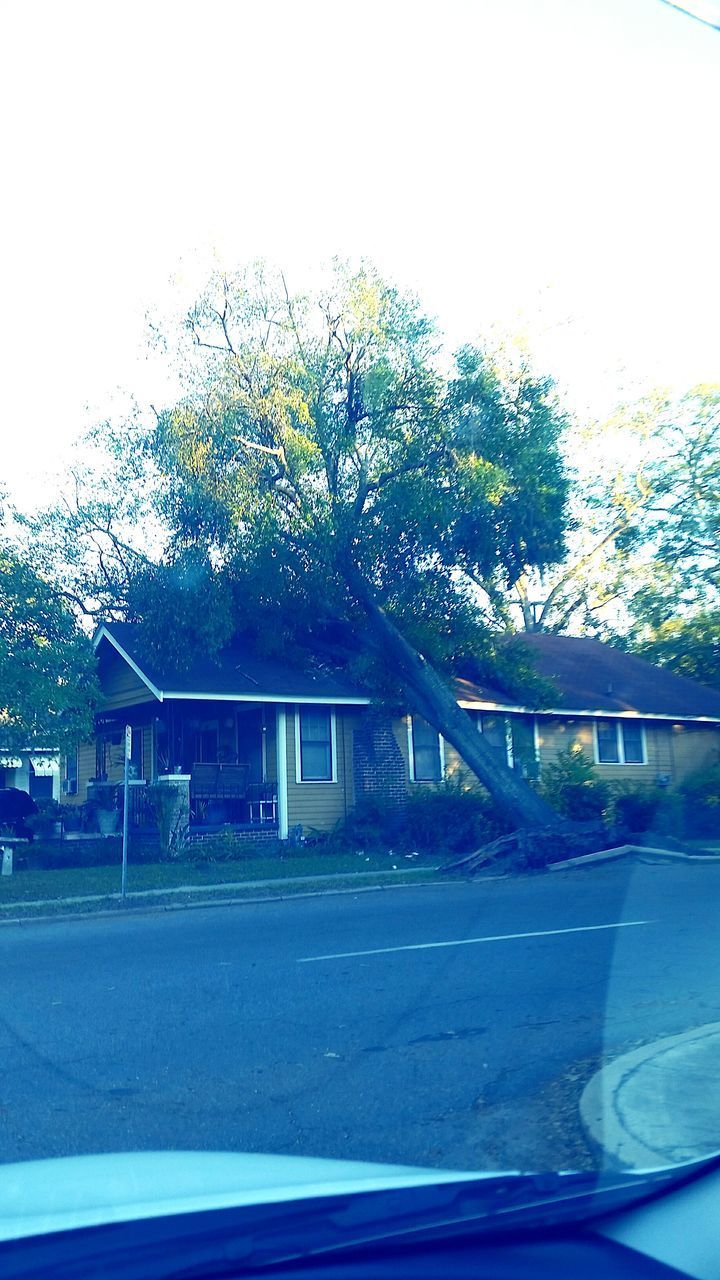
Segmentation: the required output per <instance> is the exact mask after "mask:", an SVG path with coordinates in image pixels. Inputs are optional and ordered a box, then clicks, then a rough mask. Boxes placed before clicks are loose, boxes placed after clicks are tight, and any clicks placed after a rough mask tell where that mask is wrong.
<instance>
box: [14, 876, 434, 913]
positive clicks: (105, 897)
mask: <svg viewBox="0 0 720 1280" xmlns="http://www.w3.org/2000/svg"><path fill="white" fill-rule="evenodd" d="M436 870H437V868H435V867H403V868H402V869H400V870H394V871H393V870H388V871H379V870H378V871H353V872H338V873H332V874H330V875H321V874H318V875H314V876H287V877H284V878H282V879H281V878H280V877H277V876H274V877H272V878H270V879H266V880H233V881H221V882H219V883H217V884H202V885H192V884H187V885H175V886H173V887H167V888H160V889H138V890H134V891H131V892H128V893H127V894H126V895H125V905H126V906H129V907H133V906H135V907H140V906H142V905H143V904H146V905H147V907H148V908H151V907H153V906H154V905H155V904H156V903H157V904H158V905H160V903H161V900H162V901H164V900H165V899H168V900H169V901H170V902H173V900H175V902H177V903H178V905H184V903H183V900H185V902H186V900H187V899H188V898H190V899H193V898H194V899H195V900H196V902H197V904H198V905H202V903H203V902H207V904H208V905H227V904H230V903H232V902H233V901H237V902H245V901H248V899H249V898H252V895H254V894H258V893H259V894H260V895H262V897H263V898H269V897H278V898H282V897H286V896H290V895H291V894H293V891H294V890H300V891H302V890H303V889H305V888H311V889H312V891H313V892H315V893H323V892H332V891H333V890H335V891H336V892H340V891H341V890H345V889H347V891H348V892H352V889H353V886H354V885H355V884H356V882H357V881H360V884H358V885H357V890H358V892H360V891H361V890H363V889H368V888H375V887H377V888H385V887H388V886H392V885H393V884H395V885H402V884H412V883H429V882H431V881H432V880H433V875H434V873H435V872H436ZM416 877H420V880H417V879H416ZM268 890H274V891H275V892H274V893H267V892H265V891H268ZM288 891H290V892H289V893H288ZM218 895H222V898H219V896H218ZM110 905H112V906H113V908H120V907H121V906H122V898H121V895H120V893H119V892H116V893H102V894H98V893H93V894H81V895H73V896H71V897H64V898H27V899H22V898H21V899H16V900H14V901H12V902H6V903H0V924H2V923H4V920H3V917H4V916H5V915H7V916H9V915H10V913H11V912H14V913H15V916H20V915H22V913H23V912H25V911H27V912H28V913H29V916H28V918H31V919H41V918H42V917H41V916H40V915H34V914H33V913H34V912H38V911H41V910H42V909H43V908H52V909H54V910H55V911H57V910H58V909H63V908H66V909H68V910H69V911H70V912H71V913H72V909H73V908H74V907H80V908H92V907H93V906H96V907H97V911H98V913H100V914H106V911H105V910H104V908H107V907H108V906H110ZM83 914H85V912H83ZM8 923H9V921H8ZM13 923H14V920H13Z"/></svg>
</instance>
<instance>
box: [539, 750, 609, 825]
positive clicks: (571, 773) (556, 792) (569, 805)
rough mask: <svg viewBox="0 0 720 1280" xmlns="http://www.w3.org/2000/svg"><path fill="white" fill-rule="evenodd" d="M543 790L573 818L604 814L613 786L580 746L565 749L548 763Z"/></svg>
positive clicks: (550, 801) (581, 819)
mask: <svg viewBox="0 0 720 1280" xmlns="http://www.w3.org/2000/svg"><path fill="white" fill-rule="evenodd" d="M540 791H541V794H542V795H543V796H544V797H545V799H546V800H547V801H548V804H550V805H551V806H552V808H553V809H556V810H557V812H558V813H561V814H562V815H563V817H565V818H570V819H571V820H572V821H573V822H589V821H591V820H592V819H594V818H603V817H604V815H605V812H606V810H607V809H608V807H609V804H610V788H609V787H608V785H607V783H606V782H601V781H600V779H599V778H598V776H597V774H596V772H595V769H594V768H593V766H592V764H591V762H590V760H588V758H587V756H586V755H585V752H584V751H583V750H582V748H581V747H579V746H571V747H568V748H567V749H566V750H565V751H561V752H560V754H559V755H558V757H557V759H556V760H555V761H554V762H553V764H549V765H547V766H546V768H545V769H544V770H543V777H542V783H541V786H540Z"/></svg>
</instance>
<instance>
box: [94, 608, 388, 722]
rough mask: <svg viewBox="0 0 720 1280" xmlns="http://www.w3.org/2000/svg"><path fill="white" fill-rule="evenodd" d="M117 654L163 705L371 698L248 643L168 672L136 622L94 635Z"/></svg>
mask: <svg viewBox="0 0 720 1280" xmlns="http://www.w3.org/2000/svg"><path fill="white" fill-rule="evenodd" d="M103 641H106V642H107V643H108V644H110V645H112V646H113V648H114V649H115V650H116V652H117V653H119V654H120V656H121V657H122V658H124V660H125V661H126V662H127V663H128V665H129V666H130V667H131V668H132V670H133V671H134V672H135V673H136V674H137V675H138V676H139V678H140V679H141V680H142V681H143V682H144V684H145V685H147V687H148V689H150V690H151V691H152V693H154V695H155V696H156V697H157V698H158V699H159V700H160V701H161V702H162V701H165V700H167V699H175V698H189V699H198V700H201V699H212V700H217V701H223V700H228V701H234V702H243V701H245V702H257V701H265V702H337V703H339V704H342V703H345V704H350V705H353V704H357V705H365V704H367V703H368V702H369V701H370V698H369V697H368V695H367V694H365V693H363V692H362V691H361V690H358V689H356V688H354V687H353V686H351V685H350V684H349V683H348V682H347V681H344V680H342V679H341V678H339V677H337V676H335V675H334V674H333V673H332V672H326V671H321V670H298V669H297V668H295V667H292V666H290V665H288V664H285V663H283V662H281V661H278V660H277V659H274V658H266V657H262V656H259V655H257V654H256V653H254V652H253V651H252V649H251V648H250V646H249V645H247V644H241V643H238V644H234V645H230V646H228V647H227V648H226V649H224V650H223V651H222V653H220V654H218V656H217V658H212V659H211V658H204V657H202V656H201V657H198V658H196V659H195V660H193V662H191V664H190V665H189V667H188V668H187V669H186V670H183V671H178V670H173V669H172V667H171V666H166V667H164V666H163V664H162V662H159V661H158V659H157V658H156V657H154V656H152V655H150V654H148V653H147V651H146V649H145V646H144V645H143V641H142V632H141V630H140V627H139V626H138V625H137V624H135V623H131V622H111V623H105V624H103V625H102V626H101V627H100V628H99V629H98V631H97V632H96V634H95V638H94V641H93V643H94V646H95V649H96V650H97V649H98V647H99V645H100V644H101V642H103Z"/></svg>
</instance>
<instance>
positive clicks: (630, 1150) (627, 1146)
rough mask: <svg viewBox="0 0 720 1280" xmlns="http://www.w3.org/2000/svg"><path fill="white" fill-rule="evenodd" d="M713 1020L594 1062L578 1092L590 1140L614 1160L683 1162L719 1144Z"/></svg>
mask: <svg viewBox="0 0 720 1280" xmlns="http://www.w3.org/2000/svg"><path fill="white" fill-rule="evenodd" d="M719 1076H720V1022H708V1023H706V1024H705V1025H704V1026H701V1027H696V1028H695V1029H694V1030H692V1031H685V1032H683V1033H682V1034H680V1035H675V1036H664V1037H663V1038H662V1039H661V1040H656V1041H654V1042H653V1043H652V1044H648V1045H644V1046H643V1047H642V1048H641V1049H636V1050H634V1051H633V1052H632V1053H624V1054H622V1056H621V1057H619V1058H616V1059H615V1061H614V1062H610V1063H608V1064H607V1065H606V1066H604V1067H601V1068H600V1070H599V1071H597V1072H596V1073H595V1075H594V1076H593V1077H592V1079H591V1080H589V1081H588V1083H587V1085H586V1086H585V1089H584V1090H583V1093H582V1096H581V1098H580V1117H581V1119H582V1122H583V1124H584V1126H585V1128H586V1130H587V1132H588V1134H589V1135H590V1137H591V1138H592V1140H593V1141H594V1142H596V1143H597V1144H598V1146H600V1147H602V1148H603V1150H604V1151H605V1152H606V1154H607V1155H608V1156H609V1157H610V1159H611V1161H612V1162H613V1163H615V1164H617V1165H620V1166H621V1167H622V1168H630V1169H633V1170H643V1171H647V1170H651V1169H658V1168H665V1167H667V1166H668V1165H675V1164H677V1165H682V1164H687V1163H688V1162H690V1161H692V1160H698V1159H702V1158H704V1157H707V1156H710V1155H713V1154H715V1152H716V1151H717V1150H718V1149H720V1094H719V1093H718V1089H717V1081H718V1077H719Z"/></svg>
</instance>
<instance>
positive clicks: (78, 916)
mask: <svg viewBox="0 0 720 1280" xmlns="http://www.w3.org/2000/svg"><path fill="white" fill-rule="evenodd" d="M452 885H455V886H457V881H456V880H422V881H406V882H404V883H403V884H360V885H357V886H353V887H351V888H348V889H315V890H311V891H308V892H307V893H302V892H301V893H274V894H265V895H264V896H262V897H257V898H208V899H207V900H206V901H203V902H155V903H149V902H137V903H136V902H129V903H127V905H126V906H125V907H122V906H118V907H117V908H116V909H115V910H114V911H64V912H53V913H48V914H47V915H41V914H38V915H33V916H31V915H28V916H12V917H11V918H10V919H7V920H0V929H2V928H5V927H7V926H10V925H15V926H24V925H32V924H56V923H57V924H62V923H67V921H68V920H77V921H83V920H125V921H127V920H128V919H129V918H130V917H135V916H153V915H162V914H163V913H166V912H168V911H204V910H207V909H208V908H209V907H244V906H253V905H255V906H256V905H257V904H258V903H268V902H294V901H295V900H296V899H303V898H333V897H342V896H345V895H347V894H355V895H357V894H358V893H384V892H385V891H386V890H390V891H391V892H392V890H393V889H425V888H428V889H437V888H439V887H441V886H452ZM209 892H212V890H209ZM107 900H108V898H107V897H106V898H103V899H102V901H104V902H107ZM58 901H60V902H63V901H65V899H62V898H61V899H58ZM17 905H18V906H21V905H23V904H21V903H18V904H17Z"/></svg>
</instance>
